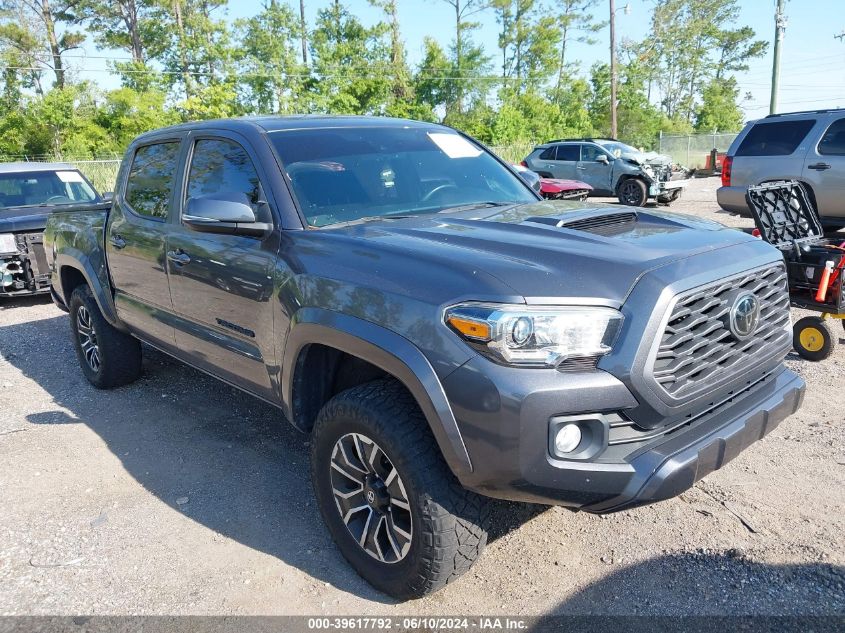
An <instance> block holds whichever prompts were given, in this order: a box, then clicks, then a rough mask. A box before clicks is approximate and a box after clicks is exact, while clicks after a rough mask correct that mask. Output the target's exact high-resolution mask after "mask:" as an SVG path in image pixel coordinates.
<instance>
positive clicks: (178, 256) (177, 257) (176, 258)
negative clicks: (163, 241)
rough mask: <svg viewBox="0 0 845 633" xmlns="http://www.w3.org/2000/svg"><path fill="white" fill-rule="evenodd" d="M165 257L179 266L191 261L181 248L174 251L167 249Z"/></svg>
mask: <svg viewBox="0 0 845 633" xmlns="http://www.w3.org/2000/svg"><path fill="white" fill-rule="evenodd" d="M167 259H169V260H170V261H171V262H173V263H174V264H178V265H179V266H184V265H185V264H190V263H191V256H190V255H188V254H187V253H186V252H185V251H183V250H182V249H181V248H179V249H177V250H175V251H167Z"/></svg>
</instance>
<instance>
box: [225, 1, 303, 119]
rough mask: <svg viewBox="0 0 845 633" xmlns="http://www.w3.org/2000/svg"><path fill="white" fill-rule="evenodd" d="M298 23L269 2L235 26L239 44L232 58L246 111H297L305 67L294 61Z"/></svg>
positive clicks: (290, 12) (286, 10) (288, 11)
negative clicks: (236, 65) (241, 83)
mask: <svg viewBox="0 0 845 633" xmlns="http://www.w3.org/2000/svg"><path fill="white" fill-rule="evenodd" d="M299 28H300V27H299V20H298V18H297V16H296V15H295V14H294V12H293V10H292V9H291V8H290V7H289V6H287V5H285V4H280V3H279V2H277V1H276V0H270V2H269V3H267V4H265V5H264V8H263V10H262V11H261V12H260V13H258V14H256V15H255V16H253V17H251V18H246V19H244V20H240V21H239V22H237V23H236V31H237V35H238V40H239V42H240V45H239V46H238V47H237V49H236V53H235V57H236V60H237V62H238V65H239V68H240V69H242V71H243V72H242V73H240V76H241V77H242V79H243V83H244V84H245V85H246V87H247V94H246V97H247V98H246V100H245V102H246V103H245V107H244V109H245V110H247V111H249V112H258V113H262V112H263V113H268V112H279V113H293V112H296V111H297V107H298V103H299V97H300V95H301V91H302V85H303V82H304V79H305V77H304V75H305V72H306V69H305V67H304V66H303V65H302V64H300V63H299V61H298V58H297V50H296V40H297V39H298V38H299Z"/></svg>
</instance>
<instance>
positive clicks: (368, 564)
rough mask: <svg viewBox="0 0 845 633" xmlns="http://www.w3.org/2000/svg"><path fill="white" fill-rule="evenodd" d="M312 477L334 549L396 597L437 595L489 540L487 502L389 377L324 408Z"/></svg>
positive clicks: (355, 389) (316, 437) (314, 442)
mask: <svg viewBox="0 0 845 633" xmlns="http://www.w3.org/2000/svg"><path fill="white" fill-rule="evenodd" d="M311 477H312V481H313V484H314V491H315V494H316V497H317V504H318V505H319V507H320V512H321V513H322V515H323V519H324V521H325V522H326V525H327V527H328V529H329V532H330V533H331V535H332V538H333V539H334V541H335V543H336V544H337V547H338V549H339V550H340V552H341V553H342V554H343V556H344V557H345V558H346V560H347V561H349V563H350V564H351V565H352V567H353V568H354V569H355V571H357V572H358V573H359V574H360V575H361V576H362V577H363V578H364V579H365V580H367V581H368V582H369V583H370V584H371V585H373V586H374V587H375V588H376V589H379V590H380V591H383V592H384V593H386V594H389V595H391V596H393V597H395V598H399V599H408V598H419V597H421V596H424V595H426V594H429V593H432V592H434V591H437V590H438V589H440V588H441V587H443V586H444V585H446V584H447V583H449V582H451V581H452V580H454V579H456V578H457V577H459V576H460V575H461V574H463V573H464V572H465V571H467V570H468V569H469V568H470V567H471V566H472V564H473V563H474V562H475V560H476V559H477V558H478V557H479V556H480V555H481V552H482V551H483V549H484V546H485V545H486V543H487V533H486V531H485V529H484V528H483V527H482V526H483V525H485V524H486V514H487V512H488V507H489V505H488V500H487V499H486V498H484V497H480V496H478V495H476V494H474V493H472V492H469V491H468V490H465V489H464V488H462V487H461V486H460V484H459V483H458V481H457V480H456V479H455V477H454V476H453V475H452V473H451V472H450V471H449V469H448V467H447V466H446V463H445V462H444V461H443V457H442V456H441V454H440V449H439V448H438V446H437V442H436V441H435V440H434V437H433V436H432V435H431V431H430V430H429V428H428V423H427V422H426V420H425V419H424V418H423V416H422V414H421V413H420V411H419V409H418V407H417V405H416V402H415V401H414V399H413V398H412V397H411V395H410V394H409V393H408V391H407V390H406V389H405V388H404V387H403V386H402V385H401V384H399V383H398V382H396V381H394V380H389V379H385V380H377V381H374V382H371V383H367V384H364V385H360V386H358V387H353V388H352V389H349V390H347V391H345V392H343V393H341V394H338V395H337V396H335V397H334V398H332V400H330V401H329V402H328V403H327V404H326V405H325V407H323V410H322V411H321V412H320V415H319V416H318V419H317V422H316V423H315V425H314V432H313V440H312V447H311Z"/></svg>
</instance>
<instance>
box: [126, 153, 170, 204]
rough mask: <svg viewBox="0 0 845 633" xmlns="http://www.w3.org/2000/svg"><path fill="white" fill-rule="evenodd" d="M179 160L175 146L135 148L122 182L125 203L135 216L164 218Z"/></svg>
mask: <svg viewBox="0 0 845 633" xmlns="http://www.w3.org/2000/svg"><path fill="white" fill-rule="evenodd" d="M178 159H179V143H178V142H177V141H169V142H167V143H155V144H153V145H145V146H144V147H139V148H138V151H136V152H135V158H134V159H133V160H132V167H131V168H130V170H129V178H128V180H127V181H126V194H125V198H126V202H127V203H128V204H129V206H130V207H132V210H133V211H135V213H137V214H139V215H143V216H146V217H150V218H159V219H164V218H166V217H167V209H168V206H169V204H170V194H171V192H172V191H173V181H174V179H175V177H176V168H177V165H178Z"/></svg>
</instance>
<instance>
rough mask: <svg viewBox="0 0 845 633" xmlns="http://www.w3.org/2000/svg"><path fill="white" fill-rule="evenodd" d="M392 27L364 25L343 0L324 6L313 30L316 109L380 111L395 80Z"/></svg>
mask: <svg viewBox="0 0 845 633" xmlns="http://www.w3.org/2000/svg"><path fill="white" fill-rule="evenodd" d="M386 31H387V26H386V25H385V24H383V23H378V24H376V25H375V26H372V27H365V26H364V25H363V24H362V23H361V22H360V21H359V20H358V18H356V17H355V16H354V15H352V14H351V13H350V12H349V10H348V9H347V8H346V7H345V6H344V5H343V4H341V3H340V2H339V1H336V2H334V3H333V4H331V5H330V6H329V7H328V8H326V9H322V10H321V11H320V12H319V13H318V15H317V23H316V26H315V28H314V31H313V33H312V34H311V61H312V67H313V75H312V77H310V78H309V87H310V96H311V97H312V104H311V109H312V110H313V111H316V112H338V113H346V114H381V113H383V112H384V110H385V107H386V104H387V102H388V95H389V93H390V86H391V81H390V77H389V76H388V73H387V72H386V71H387V70H388V69H389V68H390V48H389V46H388V45H386V44H385V41H384V36H385V34H386Z"/></svg>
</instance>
